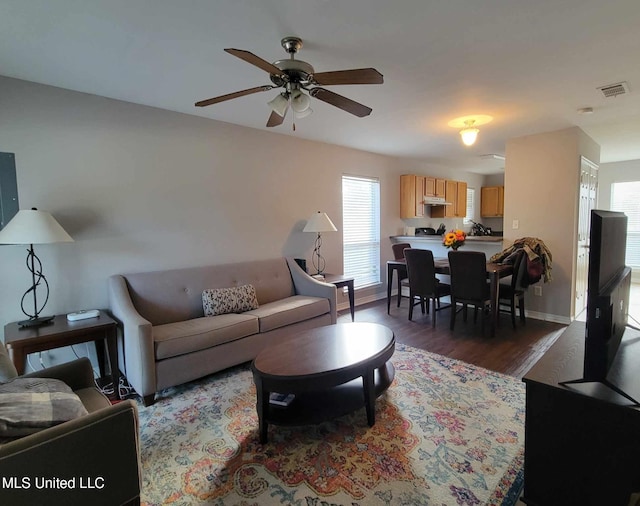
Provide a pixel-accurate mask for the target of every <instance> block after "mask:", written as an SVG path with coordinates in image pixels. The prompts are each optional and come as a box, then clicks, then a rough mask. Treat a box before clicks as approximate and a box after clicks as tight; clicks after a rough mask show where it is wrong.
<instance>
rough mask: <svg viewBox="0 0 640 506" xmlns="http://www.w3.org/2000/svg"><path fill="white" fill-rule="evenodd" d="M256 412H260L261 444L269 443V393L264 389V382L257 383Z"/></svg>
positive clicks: (259, 429)
mask: <svg viewBox="0 0 640 506" xmlns="http://www.w3.org/2000/svg"><path fill="white" fill-rule="evenodd" d="M256 397H257V398H256V411H257V412H258V433H259V435H260V443H261V444H265V443H266V442H267V429H268V425H269V424H268V423H267V415H268V410H269V392H265V391H264V389H263V388H262V381H258V382H256Z"/></svg>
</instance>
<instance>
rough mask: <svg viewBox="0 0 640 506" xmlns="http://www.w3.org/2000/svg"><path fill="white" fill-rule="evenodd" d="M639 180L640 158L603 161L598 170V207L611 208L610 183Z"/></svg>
mask: <svg viewBox="0 0 640 506" xmlns="http://www.w3.org/2000/svg"><path fill="white" fill-rule="evenodd" d="M626 181H640V160H628V161H625V162H615V163H603V164H601V165H600V170H599V171H598V205H597V207H598V209H611V185H612V184H613V183H622V182H626Z"/></svg>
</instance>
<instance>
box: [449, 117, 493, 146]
mask: <svg viewBox="0 0 640 506" xmlns="http://www.w3.org/2000/svg"><path fill="white" fill-rule="evenodd" d="M492 120H493V117H492V116H489V115H487V114H475V115H472V116H462V117H461V118H456V119H453V120H451V121H449V123H448V125H449V126H450V127H453V128H462V130H460V136H461V137H462V142H463V143H464V145H465V146H472V145H473V144H474V143H475V142H476V139H477V138H478V132H480V130H478V128H477V127H478V126H480V125H484V124H486V123H489V122H490V121H492Z"/></svg>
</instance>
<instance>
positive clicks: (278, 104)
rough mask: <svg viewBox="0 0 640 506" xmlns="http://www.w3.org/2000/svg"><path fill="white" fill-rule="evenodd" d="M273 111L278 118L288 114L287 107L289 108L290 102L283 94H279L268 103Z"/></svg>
mask: <svg viewBox="0 0 640 506" xmlns="http://www.w3.org/2000/svg"><path fill="white" fill-rule="evenodd" d="M267 104H268V105H269V107H271V110H272V111H273V112H275V113H276V114H277V115H278V116H282V117H283V118H284V115H285V114H286V112H287V107H288V106H289V100H288V99H287V97H285V96H284V94H283V93H278V94H277V95H276V97H275V98H274V99H273V100H270V101H269V102H267Z"/></svg>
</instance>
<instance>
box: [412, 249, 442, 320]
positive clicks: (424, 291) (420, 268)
mask: <svg viewBox="0 0 640 506" xmlns="http://www.w3.org/2000/svg"><path fill="white" fill-rule="evenodd" d="M404 257H405V259H406V260H407V274H408V276H409V298H410V301H409V320H411V319H412V318H413V308H414V306H416V305H418V304H420V307H421V309H422V313H423V314H424V313H425V302H426V303H427V306H426V307H427V311H426V312H427V313H429V304H430V305H431V325H432V326H433V327H435V326H436V311H439V310H440V309H444V308H445V307H449V306H448V305H447V306H441V305H440V297H444V296H446V295H449V294H450V293H451V287H450V286H449V285H447V284H445V283H441V282H440V280H439V279H438V278H436V270H435V265H434V262H433V252H432V251H431V250H427V249H413V248H408V249H405V250H404ZM436 305H437V307H436Z"/></svg>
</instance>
